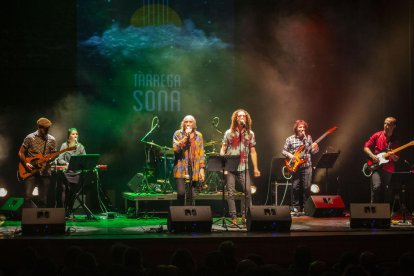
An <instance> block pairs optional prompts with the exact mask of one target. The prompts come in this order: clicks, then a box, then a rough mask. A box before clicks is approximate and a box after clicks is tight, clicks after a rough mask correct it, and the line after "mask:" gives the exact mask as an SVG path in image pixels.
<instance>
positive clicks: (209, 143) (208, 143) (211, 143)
mask: <svg viewBox="0 0 414 276" xmlns="http://www.w3.org/2000/svg"><path fill="white" fill-rule="evenodd" d="M219 143H220V141H214V140H211V141H208V142H206V143H204V146H205V147H210V146H214V145H217V144H219Z"/></svg>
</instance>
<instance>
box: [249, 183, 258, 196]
mask: <svg viewBox="0 0 414 276" xmlns="http://www.w3.org/2000/svg"><path fill="white" fill-rule="evenodd" d="M256 191H257V187H256V186H255V185H253V184H252V185H251V186H250V192H251V193H252V194H255V193H256Z"/></svg>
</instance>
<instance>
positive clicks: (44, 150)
mask: <svg viewBox="0 0 414 276" xmlns="http://www.w3.org/2000/svg"><path fill="white" fill-rule="evenodd" d="M47 141H48V139H47V136H46V140H45V146H44V147H43V153H42V154H43V156H45V152H46V145H47Z"/></svg>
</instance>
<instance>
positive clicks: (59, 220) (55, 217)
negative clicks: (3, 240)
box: [22, 208, 66, 235]
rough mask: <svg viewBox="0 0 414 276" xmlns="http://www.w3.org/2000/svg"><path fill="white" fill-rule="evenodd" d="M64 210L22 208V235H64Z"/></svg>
mask: <svg viewBox="0 0 414 276" xmlns="http://www.w3.org/2000/svg"><path fill="white" fill-rule="evenodd" d="M65 227H66V223H65V208H23V210H22V234H23V235H52V234H64V233H65Z"/></svg>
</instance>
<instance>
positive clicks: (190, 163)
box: [184, 133, 195, 206]
mask: <svg viewBox="0 0 414 276" xmlns="http://www.w3.org/2000/svg"><path fill="white" fill-rule="evenodd" d="M194 135H195V134H194ZM190 136H191V133H189V134H188V140H187V145H188V153H187V154H188V158H187V159H188V164H187V167H188V176H189V178H190V179H189V180H190V182H189V187H188V188H189V202H190V206H192V205H194V203H193V160H192V158H191V157H192V151H191V140H190V139H191V138H190ZM194 137H195V136H194ZM185 190H186V189H185ZM185 190H184V191H185ZM186 199H187V193H185V197H184V201H186ZM184 204H185V203H184ZM185 205H186V204H185Z"/></svg>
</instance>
